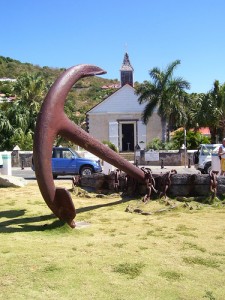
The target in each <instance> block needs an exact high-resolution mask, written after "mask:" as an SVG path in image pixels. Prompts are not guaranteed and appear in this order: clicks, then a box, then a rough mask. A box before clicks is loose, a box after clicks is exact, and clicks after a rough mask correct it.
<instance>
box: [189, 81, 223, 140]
mask: <svg viewBox="0 0 225 300" xmlns="http://www.w3.org/2000/svg"><path fill="white" fill-rule="evenodd" d="M192 97H193V99H195V101H193V102H192V103H193V105H192V106H191V107H190V117H191V118H192V124H193V123H195V124H194V126H193V127H209V130H210V133H211V142H212V143H215V142H216V140H217V139H216V137H217V136H218V134H219V131H221V129H222V136H223V137H224V136H225V84H223V85H220V83H219V81H218V80H215V81H214V83H213V88H212V89H211V90H210V91H209V92H208V93H206V94H193V96H192ZM194 102H195V104H194Z"/></svg>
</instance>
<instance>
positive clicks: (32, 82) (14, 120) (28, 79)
mask: <svg viewBox="0 0 225 300" xmlns="http://www.w3.org/2000/svg"><path fill="white" fill-rule="evenodd" d="M13 92H14V93H15V94H16V100H15V101H13V102H5V103H2V104H1V106H0V108H1V110H0V149H1V150H6V149H8V150H10V149H12V148H13V147H14V146H15V144H18V146H19V147H20V148H21V149H22V150H31V149H32V139H33V134H34V129H35V125H36V119H37V114H38V112H39V110H40V106H41V103H42V100H43V97H44V95H45V93H46V82H45V80H44V79H43V78H42V77H41V76H40V75H38V74H36V75H30V74H24V75H22V76H20V77H19V78H18V80H17V82H16V84H15V85H14V87H13Z"/></svg>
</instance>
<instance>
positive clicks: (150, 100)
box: [136, 60, 190, 142]
mask: <svg viewBox="0 0 225 300" xmlns="http://www.w3.org/2000/svg"><path fill="white" fill-rule="evenodd" d="M179 64H180V60H175V61H174V62H172V63H171V64H169V65H168V67H167V68H166V69H165V70H160V69H159V68H157V67H155V68H153V69H152V70H150V71H149V75H150V77H151V78H152V81H144V83H142V84H139V85H138V86H137V88H136V93H137V95H139V99H138V102H139V103H140V104H141V103H145V102H146V103H147V104H146V106H145V108H144V111H143V113H142V120H143V122H144V123H145V124H147V122H148V120H149V118H150V117H151V115H152V113H153V111H154V109H155V108H158V114H159V115H160V117H161V122H162V142H165V141H166V134H167V125H168V123H169V122H170V121H171V120H172V119H173V120H177V121H178V119H179V122H182V120H183V119H184V117H185V111H184V109H183V107H184V104H185V99H186V97H185V93H184V90H185V89H189V88H190V83H189V82H188V81H186V80H184V79H183V78H182V77H176V78H174V77H173V72H174V70H175V68H176V67H177V66H178V65H179Z"/></svg>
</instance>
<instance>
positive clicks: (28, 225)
mask: <svg viewBox="0 0 225 300" xmlns="http://www.w3.org/2000/svg"><path fill="white" fill-rule="evenodd" d="M22 212H23V213H22ZM24 214H25V210H18V211H16V210H12V211H2V212H1V213H0V217H7V218H10V220H7V221H3V222H0V233H14V232H30V231H46V230H52V229H56V228H59V227H62V226H64V224H65V222H63V221H60V220H55V221H54V222H53V223H51V224H39V225H38V224H37V225H34V224H33V223H37V222H43V221H49V220H51V219H55V218H56V217H55V216H54V215H53V214H49V215H45V216H36V217H25V218H18V217H21V216H22V215H24ZM17 218H18V219H17Z"/></svg>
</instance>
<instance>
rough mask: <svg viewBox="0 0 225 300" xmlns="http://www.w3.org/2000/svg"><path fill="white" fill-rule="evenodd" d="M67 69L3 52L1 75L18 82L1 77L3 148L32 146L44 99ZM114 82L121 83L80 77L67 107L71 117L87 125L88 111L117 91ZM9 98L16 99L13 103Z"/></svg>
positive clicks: (0, 133) (0, 136)
mask: <svg viewBox="0 0 225 300" xmlns="http://www.w3.org/2000/svg"><path fill="white" fill-rule="evenodd" d="M64 70H65V69H63V68H60V69H59V68H50V67H47V66H44V67H40V66H38V65H32V64H30V63H22V62H20V61H18V60H14V59H12V58H9V57H3V56H0V78H1V79H2V78H11V79H16V82H10V81H0V99H1V103H0V108H1V110H0V117H1V121H0V150H3V149H11V148H12V147H13V145H15V144H19V145H20V148H21V149H26V150H27V149H31V148H32V138H33V132H34V128H35V122H36V117H37V113H38V111H39V110H40V106H41V103H42V101H43V99H44V97H45V95H46V93H47V92H48V90H49V88H50V86H51V85H52V83H53V82H54V81H55V80H56V78H57V77H58V76H59V75H60V74H61V73H62V72H63V71H64ZM115 84H117V85H118V84H119V82H118V80H117V79H115V80H110V79H105V78H102V77H96V76H94V77H86V78H83V79H81V80H79V81H78V82H77V83H76V84H75V85H74V87H73V88H72V89H71V91H70V93H69V95H68V98H67V102H66V106H65V111H66V113H67V115H68V117H69V118H70V119H71V120H73V121H74V122H75V123H77V124H78V125H80V126H83V127H84V128H85V118H86V116H85V113H86V112H87V111H88V110H89V109H91V108H92V107H93V106H95V105H96V104H98V103H99V102H101V101H102V100H103V99H105V98H106V97H108V96H109V95H110V94H112V93H113V92H115V88H110V86H112V85H115ZM103 86H107V87H108V88H102V87H103ZM4 100H5V101H4ZM7 100H13V103H14V105H12V102H7ZM12 116H16V118H15V117H14V118H13V117H12ZM21 136H23V138H21Z"/></svg>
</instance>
